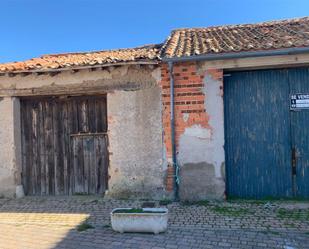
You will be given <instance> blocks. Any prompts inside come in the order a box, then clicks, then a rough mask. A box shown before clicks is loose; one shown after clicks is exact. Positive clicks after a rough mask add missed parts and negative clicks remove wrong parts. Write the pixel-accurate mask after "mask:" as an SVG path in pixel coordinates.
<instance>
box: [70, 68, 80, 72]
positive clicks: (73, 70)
mask: <svg viewBox="0 0 309 249" xmlns="http://www.w3.org/2000/svg"><path fill="white" fill-rule="evenodd" d="M78 71H79V69H72V70H71V73H77V72H78Z"/></svg>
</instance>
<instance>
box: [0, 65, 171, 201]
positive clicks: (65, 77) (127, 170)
mask: <svg viewBox="0 0 309 249" xmlns="http://www.w3.org/2000/svg"><path fill="white" fill-rule="evenodd" d="M160 77H161V75H160V69H159V68H156V67H155V66H147V65H144V66H138V65H128V66H121V67H108V68H104V69H97V70H95V71H94V70H80V71H78V72H73V71H66V72H61V73H59V74H55V75H50V74H43V75H38V74H31V75H27V76H21V75H17V76H15V77H9V75H6V76H1V77H0V96H5V97H4V98H2V100H1V101H0V113H1V117H0V135H1V138H2V141H1V142H0V149H1V154H0V195H5V196H13V195H14V193H15V188H16V186H17V185H19V184H20V183H21V160H20V157H21V149H20V148H21V139H20V120H19V119H20V106H19V99H18V98H17V97H12V96H18V97H19V96H40V95H61V94H69V95H74V94H76V95H85V94H100V93H107V103H108V107H107V112H108V127H109V152H110V168H109V191H108V193H107V196H113V197H138V198H142V197H143V196H144V197H145V198H146V197H152V198H161V197H162V196H163V195H164V193H165V186H164V172H165V170H166V169H165V167H166V163H165V159H164V151H163V141H162V111H161V91H160V87H159V81H160Z"/></svg>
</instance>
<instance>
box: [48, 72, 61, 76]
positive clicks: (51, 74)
mask: <svg viewBox="0 0 309 249" xmlns="http://www.w3.org/2000/svg"><path fill="white" fill-rule="evenodd" d="M60 73H61V72H60V71H52V72H49V73H48V74H49V75H50V76H51V77H54V76H56V75H57V74H60Z"/></svg>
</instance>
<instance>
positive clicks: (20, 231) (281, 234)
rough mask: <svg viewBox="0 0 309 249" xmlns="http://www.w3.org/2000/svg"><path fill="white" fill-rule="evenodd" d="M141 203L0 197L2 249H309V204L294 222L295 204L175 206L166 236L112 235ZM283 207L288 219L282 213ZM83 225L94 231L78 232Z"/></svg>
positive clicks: (216, 203) (87, 199) (72, 198)
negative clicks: (114, 215) (114, 214)
mask: <svg viewBox="0 0 309 249" xmlns="http://www.w3.org/2000/svg"><path fill="white" fill-rule="evenodd" d="M141 204H142V202H139V201H135V200H110V199H103V198H99V197H92V196H78V197H77V196H73V197H48V198H47V197H46V198H45V197H36V198H35V197H26V198H22V199H0V231H1V232H0V248H1V249H11V248H12V249H24V248H27V249H41V248H42V249H47V248H53V249H58V248H60V249H61V248H68V249H73V248H74V249H76V248H83V249H84V248H107V249H108V248H134V249H137V248H142V249H147V248H149V249H150V248H169V249H179V248H295V249H296V248H297V249H302V248H309V220H308V218H307V217H309V207H308V205H300V204H299V203H298V204H297V205H295V210H297V212H300V213H301V215H298V216H297V218H296V219H295V218H293V217H289V216H288V214H290V213H293V210H294V205H293V203H291V202H288V203H282V202H281V203H274V204H273V205H272V208H265V206H264V205H263V204H259V203H250V202H232V203H228V202H209V204H207V205H205V206H201V205H182V204H181V203H172V204H169V205H168V206H167V207H168V209H169V229H168V231H167V232H166V233H164V234H160V235H152V234H136V233H128V234H119V233H116V232H114V231H112V229H111V227H110V212H111V210H112V209H113V208H116V207H123V206H126V207H140V206H141ZM156 206H158V202H156ZM300 207H301V209H300ZM284 208H286V210H288V212H287V213H286V214H287V215H284V214H285V213H284V212H281V215H280V212H279V210H280V209H284ZM282 214H283V215H282ZM83 222H87V223H89V224H91V225H92V226H93V227H94V228H93V229H88V230H86V231H83V232H78V231H77V229H76V228H77V226H78V225H79V224H80V223H83Z"/></svg>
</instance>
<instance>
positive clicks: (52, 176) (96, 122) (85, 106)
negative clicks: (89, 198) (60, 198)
mask: <svg viewBox="0 0 309 249" xmlns="http://www.w3.org/2000/svg"><path fill="white" fill-rule="evenodd" d="M106 117H107V113H106V96H85V97H46V98H24V99H22V100H21V123H22V125H21V127H22V181H23V186H24V190H25V193H26V194H27V195H70V194H75V193H87V194H98V193H104V191H105V190H106V188H107V168H108V153H107V141H108V140H107V135H106V132H107V118H106ZM79 144H83V145H85V146H78V145H79ZM76 149H77V150H78V152H79V154H80V155H82V156H77V157H76V155H77V154H76V153H77V151H76ZM80 165H83V170H82V171H81V170H79V169H80V167H81V166H80ZM84 165H85V167H86V168H84ZM79 179H83V180H79ZM81 182H87V184H88V185H87V187H86V185H85V183H84V188H83V189H82V191H81V189H80V186H81ZM86 190H87V191H86Z"/></svg>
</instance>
